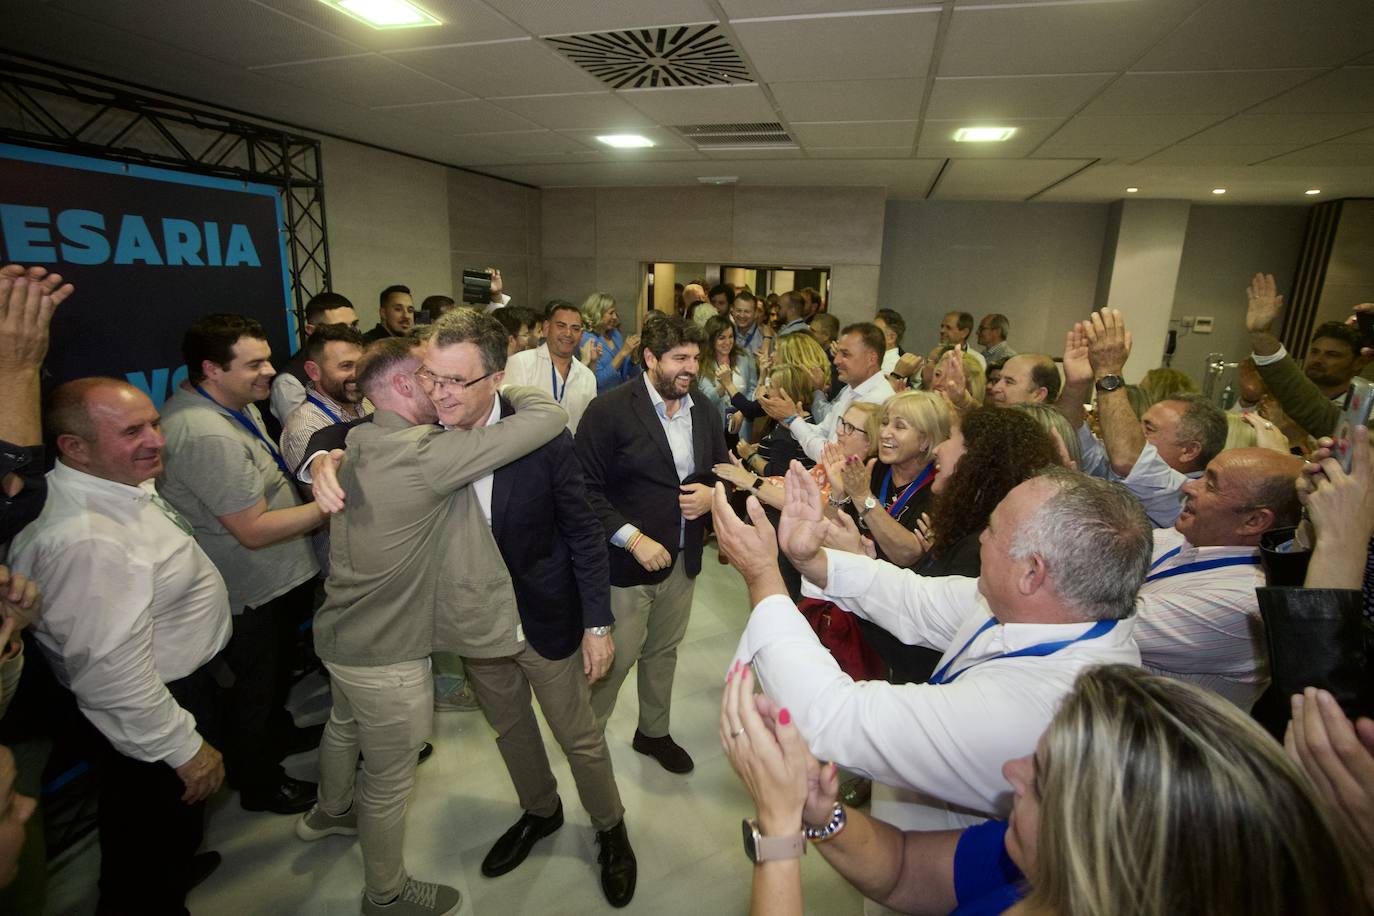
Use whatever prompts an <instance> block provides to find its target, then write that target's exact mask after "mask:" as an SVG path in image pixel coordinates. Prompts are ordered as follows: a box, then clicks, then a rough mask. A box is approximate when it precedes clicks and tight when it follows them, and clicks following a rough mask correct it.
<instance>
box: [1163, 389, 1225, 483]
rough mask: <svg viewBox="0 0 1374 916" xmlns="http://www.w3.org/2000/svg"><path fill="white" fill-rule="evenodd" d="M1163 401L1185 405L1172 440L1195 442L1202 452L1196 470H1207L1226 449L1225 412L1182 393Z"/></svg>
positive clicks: (1204, 401)
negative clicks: (1174, 438)
mask: <svg viewBox="0 0 1374 916" xmlns="http://www.w3.org/2000/svg"><path fill="white" fill-rule="evenodd" d="M1166 400H1170V401H1178V402H1179V403H1181V404H1186V405H1188V406H1187V407H1186V408H1184V410H1183V411H1182V413H1180V414H1179V417H1178V429H1177V432H1176V433H1175V437H1176V438H1177V440H1178V441H1179V442H1196V443H1197V444H1198V446H1199V447H1200V448H1201V449H1202V453H1201V454H1200V455H1198V458H1197V464H1198V467H1200V468H1201V467H1206V466H1207V462H1209V461H1211V460H1212V459H1213V458H1215V457H1216V456H1217V454H1218V453H1219V452H1220V451H1221V450H1222V449H1224V448H1226V434H1227V432H1229V430H1228V429H1227V427H1226V412H1225V411H1223V410H1222V409H1221V408H1220V407H1218V406H1217V405H1215V404H1213V403H1212V402H1211V401H1209V400H1207V398H1206V397H1204V396H1203V395H1200V394H1182V395H1178V396H1176V397H1171V398H1167V399H1166Z"/></svg>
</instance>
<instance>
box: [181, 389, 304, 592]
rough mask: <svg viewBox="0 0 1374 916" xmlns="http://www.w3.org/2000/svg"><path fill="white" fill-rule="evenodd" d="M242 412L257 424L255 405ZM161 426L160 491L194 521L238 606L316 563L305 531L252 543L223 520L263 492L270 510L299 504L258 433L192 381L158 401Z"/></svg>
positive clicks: (286, 586) (291, 582) (299, 577)
mask: <svg viewBox="0 0 1374 916" xmlns="http://www.w3.org/2000/svg"><path fill="white" fill-rule="evenodd" d="M247 413H248V415H249V416H250V417H251V418H252V419H253V422H254V423H256V424H257V425H258V428H259V429H262V418H261V417H260V416H259V415H258V411H257V408H256V407H254V406H252V405H251V404H250V405H249V406H248V410H247ZM162 434H163V435H164V436H165V437H166V438H167V446H166V448H165V449H164V450H163V461H164V463H165V464H166V470H165V471H164V472H163V474H162V477H161V479H159V480H158V483H157V488H158V492H159V493H161V494H162V497H163V498H164V499H166V500H167V501H168V502H169V503H171V504H172V505H173V506H175V507H176V509H177V511H178V512H180V513H181V514H182V515H184V516H185V517H186V520H187V521H189V522H190V523H191V525H192V527H193V528H194V529H195V536H196V542H197V543H199V544H200V546H201V549H202V550H204V551H205V553H206V554H207V555H209V557H210V559H211V560H212V561H214V564H215V566H216V567H218V568H219V572H220V575H222V576H223V577H224V584H225V585H227V586H228V587H229V607H230V608H231V609H232V610H233V612H234V613H235V614H241V613H243V609H244V608H253V607H258V606H259V605H262V604H266V603H267V602H268V601H271V600H272V599H273V598H276V597H277V596H279V595H282V594H285V593H286V592H288V591H290V590H291V589H293V588H295V587H296V586H297V585H300V584H301V583H302V582H305V581H306V580H308V579H310V578H311V577H312V576H314V575H316V574H317V573H318V572H319V571H320V567H319V564H317V563H316V562H315V554H314V551H312V550H311V549H310V539H309V538H307V537H305V536H301V537H294V538H291V539H290V540H287V541H281V542H280V543H277V544H272V545H270V546H268V547H262V548H259V549H257V550H251V549H249V548H247V547H245V546H243V545H242V544H240V543H239V542H238V539H237V538H235V537H234V536H233V535H232V534H230V533H229V531H228V529H226V528H225V527H224V526H223V525H222V524H220V521H219V519H220V517H221V516H225V515H233V514H234V513H235V512H241V511H243V510H244V509H247V508H248V507H249V506H251V505H253V504H254V503H256V502H257V501H258V500H259V499H264V498H265V499H266V500H267V508H268V509H269V510H272V509H289V508H291V507H292V506H299V505H300V504H301V500H300V497H299V496H297V494H296V488H295V486H293V485H292V483H291V482H290V481H289V480H287V478H286V475H285V474H283V473H282V472H281V469H280V468H278V467H277V462H276V459H274V458H273V457H272V453H271V452H270V451H268V449H267V446H266V444H264V443H263V441H262V440H260V439H258V438H257V437H256V436H254V435H253V434H252V433H250V432H248V430H246V429H244V428H243V426H241V425H240V424H239V423H238V421H237V420H235V419H234V418H233V417H231V416H229V415H228V414H227V413H225V412H224V411H223V410H222V409H220V407H219V406H218V405H216V404H215V403H214V402H212V401H210V400H208V399H206V398H204V397H201V396H200V395H199V394H197V393H196V392H195V391H194V390H192V389H189V388H178V389H177V391H176V393H175V394H173V395H172V397H171V398H170V399H169V400H168V401H167V403H166V404H164V405H163V408H162ZM263 434H264V435H266V432H265V431H264V433H263Z"/></svg>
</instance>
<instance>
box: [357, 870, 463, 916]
mask: <svg viewBox="0 0 1374 916" xmlns="http://www.w3.org/2000/svg"><path fill="white" fill-rule="evenodd" d="M462 900H463V897H462V895H461V894H459V893H458V889H457V888H456V887H449V886H448V885H447V884H434V883H432V882H429V881H416V880H415V879H414V878H406V883H405V886H404V887H402V888H401V895H400V896H399V897H397V898H396V899H395V900H393V901H391V902H390V903H375V902H373V900H372V898H370V897H368V896H367V894H363V916H450V914H452V913H456V912H458V906H459V904H461V903H462Z"/></svg>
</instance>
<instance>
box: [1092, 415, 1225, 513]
mask: <svg viewBox="0 0 1374 916" xmlns="http://www.w3.org/2000/svg"><path fill="white" fill-rule="evenodd" d="M1078 444H1079V447H1080V448H1081V449H1082V451H1083V459H1082V460H1081V461H1080V462H1079V464H1078V467H1079V470H1081V471H1082V472H1083V473H1085V474H1091V475H1092V476H1093V477H1101V478H1103V479H1104V480H1110V481H1112V482H1113V483H1119V484H1121V485H1122V486H1124V487H1125V488H1126V489H1128V490H1130V491H1131V492H1132V493H1134V494H1135V497H1136V499H1139V500H1140V503H1141V505H1143V506H1144V507H1145V514H1146V515H1148V516H1149V517H1150V521H1151V522H1153V523H1154V526H1155V527H1156V528H1171V527H1173V524H1174V522H1176V521H1178V515H1179V513H1180V512H1182V511H1183V485H1184V484H1185V483H1187V482H1188V481H1190V480H1196V479H1197V478H1199V477H1201V476H1202V472H1201V471H1193V472H1192V473H1189V474H1184V473H1183V472H1182V471H1175V470H1174V469H1173V468H1171V467H1169V465H1168V464H1167V463H1165V461H1164V459H1163V458H1161V457H1159V450H1158V449H1157V448H1155V447H1154V446H1153V445H1151V444H1150V443H1148V442H1146V443H1145V447H1144V448H1143V449H1141V450H1140V457H1138V458H1136V460H1135V464H1134V465H1132V466H1131V472H1130V473H1129V474H1127V475H1126V476H1125V477H1122V476H1121V475H1120V474H1118V473H1117V472H1116V471H1114V470H1112V463H1111V460H1110V459H1109V458H1108V457H1107V447H1106V446H1105V445H1103V444H1102V440H1101V439H1099V438H1097V437H1096V436H1094V435H1093V433H1092V430H1090V429H1088V424H1086V423H1084V424H1083V425H1082V426H1080V427H1078Z"/></svg>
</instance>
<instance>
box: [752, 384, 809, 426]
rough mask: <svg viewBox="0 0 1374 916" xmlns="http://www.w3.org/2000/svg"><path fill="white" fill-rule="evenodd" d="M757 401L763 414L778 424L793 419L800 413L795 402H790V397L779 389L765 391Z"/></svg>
mask: <svg viewBox="0 0 1374 916" xmlns="http://www.w3.org/2000/svg"><path fill="white" fill-rule="evenodd" d="M758 401H759V406H760V407H762V408H763V410H764V412H765V413H766V414H768V416H770V417H772V418H773V419H774V420H777V421H778V422H779V423H781V422H783V421H784V420H786V419H787V418H788V417H795V416H797V415H799V414H800V413H801V408H800V407H798V406H797V402H796V401H794V400H792V397H791V395H789V394H788V393H787V392H786V391H783V390H782V389H781V388H769V389H767V390H765V391H764V392H763V394H761V395H759V398H758Z"/></svg>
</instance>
